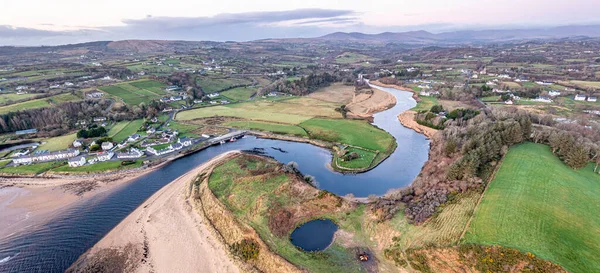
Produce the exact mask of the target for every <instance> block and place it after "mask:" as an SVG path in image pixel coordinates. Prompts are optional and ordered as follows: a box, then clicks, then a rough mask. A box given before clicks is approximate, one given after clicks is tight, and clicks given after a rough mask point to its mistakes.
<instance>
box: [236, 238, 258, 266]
mask: <svg viewBox="0 0 600 273" xmlns="http://www.w3.org/2000/svg"><path fill="white" fill-rule="evenodd" d="M231 252H233V255H235V256H237V257H239V258H241V259H242V260H244V261H249V260H253V259H256V258H257V257H258V254H259V253H260V245H258V243H257V242H255V241H254V240H252V239H244V240H242V241H240V242H237V243H234V244H233V245H232V246H231Z"/></svg>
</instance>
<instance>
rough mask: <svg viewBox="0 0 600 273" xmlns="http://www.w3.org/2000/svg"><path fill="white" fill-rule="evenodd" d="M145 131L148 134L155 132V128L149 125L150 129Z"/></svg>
mask: <svg viewBox="0 0 600 273" xmlns="http://www.w3.org/2000/svg"><path fill="white" fill-rule="evenodd" d="M146 133H147V134H149V135H151V134H154V133H156V129H155V128H154V127H150V129H148V130H147V131H146Z"/></svg>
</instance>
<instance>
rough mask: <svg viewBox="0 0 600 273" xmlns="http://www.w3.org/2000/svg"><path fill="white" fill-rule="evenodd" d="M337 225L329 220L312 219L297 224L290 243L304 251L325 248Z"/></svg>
mask: <svg viewBox="0 0 600 273" xmlns="http://www.w3.org/2000/svg"><path fill="white" fill-rule="evenodd" d="M337 230H338V226H337V225H336V224H335V223H334V222H333V221H331V220H329V219H325V220H313V221H310V222H306V223H305V224H303V225H301V226H299V227H298V228H296V229H295V230H294V232H292V235H291V236H290V239H291V240H292V244H293V245H295V246H297V247H299V248H301V249H302V250H304V251H321V250H325V249H326V248H327V247H329V245H331V242H333V235H334V234H335V232H336V231H337Z"/></svg>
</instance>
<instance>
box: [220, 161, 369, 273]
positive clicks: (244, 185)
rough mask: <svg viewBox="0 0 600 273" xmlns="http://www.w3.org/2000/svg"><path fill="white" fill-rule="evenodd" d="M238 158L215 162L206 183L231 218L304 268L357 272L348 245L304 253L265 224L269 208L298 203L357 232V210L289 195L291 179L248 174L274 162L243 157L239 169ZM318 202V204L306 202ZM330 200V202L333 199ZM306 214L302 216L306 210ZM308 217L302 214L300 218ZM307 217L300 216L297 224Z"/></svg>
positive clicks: (272, 175)
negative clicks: (229, 212) (215, 165)
mask: <svg viewBox="0 0 600 273" xmlns="http://www.w3.org/2000/svg"><path fill="white" fill-rule="evenodd" d="M241 160H242V159H234V160H230V161H228V162H226V163H224V164H222V165H220V166H217V167H216V168H215V169H214V171H213V172H212V174H211V176H210V178H209V181H208V186H209V188H210V189H211V190H212V191H213V193H214V194H215V196H216V197H217V198H218V199H219V200H220V201H221V202H222V203H223V204H224V205H225V206H226V207H227V208H228V209H229V210H230V211H231V212H232V214H233V215H234V216H235V218H236V219H237V220H238V221H240V222H242V223H244V224H247V225H249V226H251V227H252V228H253V229H254V230H255V231H256V232H257V233H258V234H259V236H260V238H261V239H262V240H263V241H264V242H265V243H266V244H267V245H268V246H269V248H270V250H272V251H274V252H275V253H277V254H278V255H281V256H282V257H283V258H285V259H286V260H288V261H290V262H291V263H292V264H295V265H297V266H299V267H301V268H304V269H306V270H308V271H309V272H359V271H361V270H360V269H361V268H360V265H359V264H358V262H357V261H356V259H355V258H354V254H353V252H352V250H351V249H347V248H345V247H343V246H342V245H341V244H339V243H337V242H334V243H333V244H332V246H331V247H329V248H328V249H326V250H325V251H322V252H319V253H309V252H304V251H301V250H299V249H298V248H296V247H295V246H294V245H293V244H292V243H291V242H290V240H289V234H290V233H291V232H292V230H293V228H292V229H291V230H289V231H288V232H287V236H286V235H284V236H277V235H275V234H274V233H273V232H272V231H271V228H270V227H269V224H268V221H269V215H271V213H273V210H272V209H270V208H288V209H289V208H294V207H300V208H299V209H303V211H304V212H307V213H309V214H313V215H315V216H317V217H318V218H321V217H326V218H330V219H332V220H334V221H335V222H336V223H339V227H340V228H341V229H344V230H347V231H349V232H355V231H356V232H361V229H360V224H358V229H357V227H356V226H357V225H356V223H357V222H358V223H360V222H359V221H357V220H358V219H360V218H361V217H362V212H363V210H362V209H360V210H359V209H357V210H354V211H348V212H344V209H340V208H337V207H335V205H333V206H332V204H331V201H328V200H332V199H327V198H324V199H321V200H319V199H318V198H317V199H309V198H314V197H308V196H310V194H309V195H306V194H294V191H293V190H291V189H292V188H294V187H293V186H292V184H291V183H292V178H290V176H288V175H286V174H283V173H278V172H267V173H268V174H269V175H267V176H264V175H256V176H253V175H252V174H251V172H253V171H257V172H260V171H261V170H267V169H268V168H272V167H274V165H273V163H271V162H268V161H265V160H245V158H244V159H243V160H244V161H243V164H245V165H246V166H245V167H244V168H242V167H241V166H240V162H242V161H241ZM314 202H317V203H318V204H321V205H316V206H315V205H312V206H311V205H310V203H314ZM334 202H335V201H334ZM361 208H362V207H361ZM305 215H306V214H305ZM304 217H307V216H304ZM307 220H309V219H302V220H300V222H304V221H307Z"/></svg>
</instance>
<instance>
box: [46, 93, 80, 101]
mask: <svg viewBox="0 0 600 273" xmlns="http://www.w3.org/2000/svg"><path fill="white" fill-rule="evenodd" d="M50 100H51V101H52V103H54V104H60V103H63V102H69V101H77V100H81V97H79V96H77V95H74V94H71V93H65V94H60V95H56V96H53V97H50Z"/></svg>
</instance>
